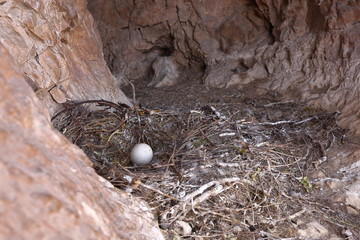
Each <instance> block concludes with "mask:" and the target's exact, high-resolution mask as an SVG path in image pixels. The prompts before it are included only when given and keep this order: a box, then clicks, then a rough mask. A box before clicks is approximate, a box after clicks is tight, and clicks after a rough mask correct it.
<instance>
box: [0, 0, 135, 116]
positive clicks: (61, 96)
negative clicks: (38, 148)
mask: <svg viewBox="0 0 360 240" xmlns="http://www.w3.org/2000/svg"><path fill="white" fill-rule="evenodd" d="M86 2H87V1H85V0H82V1H69V0H66V1H61V2H59V1H55V0H51V1H46V2H43V1H15V0H14V1H12V0H11V1H5V2H3V3H1V6H0V15H1V16H6V17H1V18H0V25H1V30H0V42H2V44H3V45H4V47H5V48H6V49H7V50H8V51H9V53H10V54H11V55H12V56H13V58H14V60H15V63H16V64H17V65H18V66H19V69H20V71H21V72H23V73H24V74H25V75H26V76H27V79H28V82H32V85H33V86H34V89H35V91H37V93H38V96H39V97H40V98H41V99H42V100H43V101H44V103H45V105H46V106H47V107H48V109H49V110H50V113H51V114H52V113H54V112H55V111H56V109H58V107H59V105H58V103H62V102H64V101H66V100H77V101H78V100H87V99H105V100H109V101H113V102H123V103H126V104H129V105H131V103H130V101H129V100H128V99H127V98H126V96H125V95H124V94H123V93H122V91H121V90H120V89H119V84H120V83H119V82H117V80H116V79H115V78H114V77H113V76H112V75H111V73H110V71H109V70H108V68H107V67H106V64H105V61H104V57H103V54H102V43H101V40H100V38H99V34H98V32H97V29H96V28H95V27H94V23H93V19H92V17H91V15H90V14H89V12H88V11H87V9H86ZM54 88H57V89H58V90H59V91H57V90H53V89H54Z"/></svg>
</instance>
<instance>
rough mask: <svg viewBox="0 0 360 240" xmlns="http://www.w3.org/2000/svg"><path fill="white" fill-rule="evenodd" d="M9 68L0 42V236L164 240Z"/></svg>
mask: <svg viewBox="0 0 360 240" xmlns="http://www.w3.org/2000/svg"><path fill="white" fill-rule="evenodd" d="M44 34H45V33H44ZM14 66H16V64H15V63H14V62H13V61H12V59H11V57H10V56H9V54H8V52H7V51H6V50H5V48H4V47H3V46H2V45H0V85H1V88H0V173H1V174H0V216H1V217H0V226H1V227H0V239H29V240H30V239H34V240H35V239H36V240H37V239H106V240H108V239H163V237H162V235H161V233H160V230H159V229H158V228H157V227H155V225H154V223H153V218H152V215H151V214H150V211H149V208H148V207H147V205H146V204H145V203H143V202H141V201H139V200H137V199H135V198H131V197H130V196H128V195H126V194H125V193H123V192H120V191H119V190H117V189H114V188H113V186H112V185H111V184H110V183H109V182H107V181H106V180H105V179H103V178H101V177H99V176H98V175H97V174H96V173H95V171H94V170H93V169H92V167H91V164H90V161H89V160H88V159H87V157H86V156H85V154H84V153H83V152H82V151H81V150H80V149H79V148H77V147H76V146H74V145H73V144H71V143H70V142H69V141H68V140H67V139H65V137H64V136H62V135H61V134H60V133H59V132H57V131H56V130H55V129H54V128H53V127H52V126H51V124H50V122H49V116H48V112H47V110H46V109H45V108H44V107H42V104H41V103H40V101H39V100H38V99H37V97H36V95H35V94H34V93H33V91H32V89H31V88H30V87H29V86H28V85H27V84H26V82H25V81H24V79H23V78H22V76H21V75H20V74H19V73H18V72H16V71H15V70H14Z"/></svg>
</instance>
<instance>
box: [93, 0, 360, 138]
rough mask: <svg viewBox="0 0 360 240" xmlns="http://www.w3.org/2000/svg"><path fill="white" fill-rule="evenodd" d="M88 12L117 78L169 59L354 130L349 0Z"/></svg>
mask: <svg viewBox="0 0 360 240" xmlns="http://www.w3.org/2000/svg"><path fill="white" fill-rule="evenodd" d="M89 9H90V11H91V12H92V14H93V16H94V18H95V20H96V21H97V25H98V27H99V30H100V34H101V37H102V40H103V43H104V54H105V59H106V61H107V64H108V65H109V67H110V69H111V70H112V71H113V72H114V73H116V74H125V75H126V76H127V77H128V78H130V79H139V78H143V77H146V78H149V81H151V80H153V79H152V78H153V75H151V74H150V73H151V71H149V70H151V65H152V63H153V62H154V61H155V60H156V59H157V58H162V57H168V56H169V55H171V56H172V58H173V59H174V61H176V62H177V63H178V64H179V65H180V66H181V67H182V68H183V69H186V68H188V69H191V70H193V71H203V73H204V76H203V82H204V83H205V84H207V85H208V86H217V87H230V86H233V85H236V86H238V87H239V89H246V88H247V87H249V86H255V87H257V89H258V92H259V93H261V92H265V91H269V90H270V91H272V92H274V93H276V94H278V93H280V95H282V96H283V97H284V98H288V99H302V100H312V103H313V104H315V105H316V106H319V107H322V108H325V109H327V110H329V111H340V112H341V114H340V116H339V123H340V125H341V126H344V127H347V128H350V129H351V130H352V131H353V132H357V133H360V128H359V126H360V107H359V105H358V103H357V101H358V95H359V90H360V87H359V86H360V84H359V81H360V79H359V77H358V76H359V73H360V72H359V71H360V70H359V69H360V68H359V61H358V60H357V59H358V58H359V56H360V52H359V49H360V43H359V41H357V40H358V36H359V33H360V25H359V21H360V3H359V2H358V1H355V0H344V1H333V0H316V1H305V0H295V1H284V0H242V1H238V0H225V1H216V0H209V1H206V4H205V2H204V1H202V0H190V1H185V0H178V1H162V0H161V1H160V0H154V1H145V0H135V1H130V0H90V1H89ZM181 67H179V69H181ZM179 75H180V77H179V78H181V74H179Z"/></svg>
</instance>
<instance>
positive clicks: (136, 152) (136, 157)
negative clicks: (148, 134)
mask: <svg viewBox="0 0 360 240" xmlns="http://www.w3.org/2000/svg"><path fill="white" fill-rule="evenodd" d="M130 158H131V161H132V163H133V164H135V165H145V164H148V163H149V162H151V159H152V158H153V150H152V149H151V147H150V146H149V145H147V144H146V143H138V144H136V145H135V146H134V147H133V149H132V150H131V153H130Z"/></svg>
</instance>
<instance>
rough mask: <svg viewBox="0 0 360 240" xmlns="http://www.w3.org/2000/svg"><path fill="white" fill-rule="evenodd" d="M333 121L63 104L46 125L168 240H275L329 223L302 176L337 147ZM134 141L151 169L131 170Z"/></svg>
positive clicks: (250, 111) (288, 108) (258, 104)
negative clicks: (299, 226)
mask: <svg viewBox="0 0 360 240" xmlns="http://www.w3.org/2000/svg"><path fill="white" fill-rule="evenodd" d="M89 105H91V106H92V108H94V106H95V105H97V110H95V111H94V110H93V111H90V110H88V109H89ZM336 115H337V113H324V112H321V111H319V110H317V109H314V108H310V107H308V106H306V105H305V104H301V103H300V104H299V103H296V104H295V103H293V102H284V103H281V102H271V101H270V100H269V99H249V98H246V99H245V98H244V99H240V100H238V102H237V103H231V104H227V103H223V104H212V105H208V106H204V107H202V108H200V109H192V110H190V111H183V110H181V109H179V110H167V111H165V110H160V109H141V108H134V109H131V108H127V107H125V106H121V105H117V104H114V103H109V102H105V101H98V102H96V101H91V102H84V103H76V104H68V105H67V108H66V110H64V111H62V112H61V113H60V114H58V115H56V116H55V117H54V119H53V124H54V126H55V127H56V128H57V129H58V130H59V131H60V132H62V133H63V134H64V135H65V136H67V137H68V138H69V139H70V140H71V141H72V142H73V143H75V144H77V145H78V146H79V147H80V148H82V149H83V150H84V151H85V153H86V154H87V155H88V156H89V158H90V159H91V160H92V162H93V163H94V168H95V169H96V171H97V172H98V173H99V174H100V175H102V176H104V177H105V178H106V179H108V180H109V181H110V182H111V183H113V184H114V185H115V186H116V187H118V188H120V189H123V190H125V191H127V192H131V193H132V194H133V195H136V196H140V197H141V198H142V199H144V200H146V201H147V202H148V203H149V204H150V206H151V207H152V209H153V212H154V214H155V215H156V216H158V219H159V226H160V227H161V228H162V229H164V233H165V234H166V235H167V237H168V239H176V238H179V237H180V236H181V237H182V238H186V237H188V238H189V239H195V238H196V237H197V238H198V239H260V238H261V237H266V238H267V239H279V238H276V236H278V237H294V236H296V224H295V223H296V222H297V220H298V219H299V218H312V217H314V215H315V214H320V215H321V217H322V218H324V216H326V219H329V221H327V223H328V224H330V223H331V221H335V220H334V218H336V212H335V211H333V212H323V211H322V210H320V209H321V206H320V205H321V204H319V202H318V201H317V200H316V199H313V198H312V193H314V192H316V191H320V190H319V189H317V188H316V186H315V185H314V184H313V183H312V182H311V179H309V178H308V175H309V174H310V173H312V172H313V171H315V170H316V168H317V167H318V166H319V165H320V164H322V163H324V162H326V160H327V151H328V150H329V149H331V148H332V147H333V146H334V145H341V140H342V136H343V135H344V131H343V130H341V129H339V128H338V127H337V125H336V121H335V117H336ZM138 142H146V143H148V144H149V145H151V146H152V147H153V148H154V149H155V148H156V151H154V156H153V160H152V161H151V163H150V164H147V165H140V166H138V165H135V166H134V165H133V164H131V160H130V152H131V149H132V147H133V146H134V145H135V144H136V143H138ZM314 209H315V210H314ZM330 213H331V214H330ZM327 214H328V215H327ZM336 222H339V221H336ZM343 222H344V221H343ZM179 229H180V230H179Z"/></svg>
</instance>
